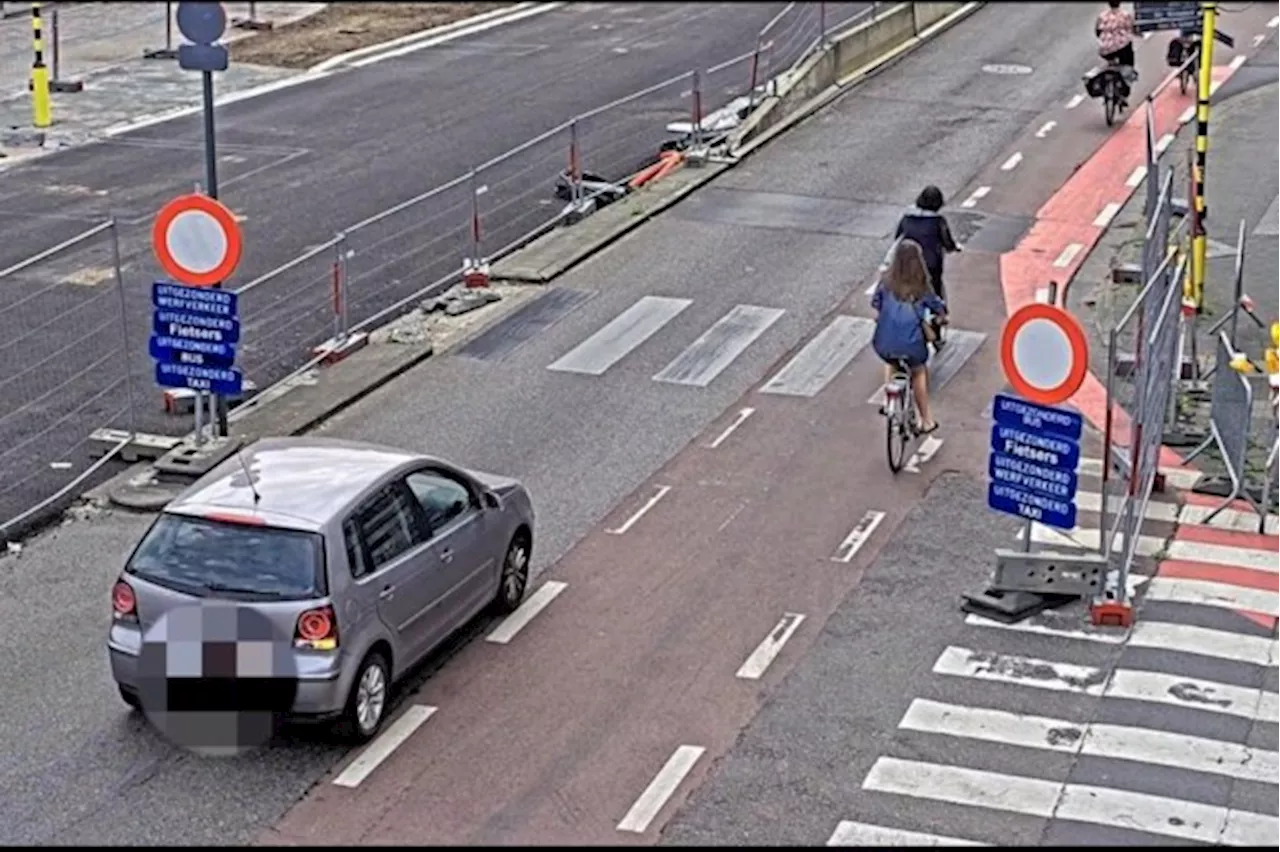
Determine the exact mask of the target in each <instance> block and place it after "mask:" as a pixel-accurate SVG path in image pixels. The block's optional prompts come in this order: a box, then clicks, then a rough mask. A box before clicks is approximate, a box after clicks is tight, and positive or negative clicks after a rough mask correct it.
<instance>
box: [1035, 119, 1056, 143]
mask: <svg viewBox="0 0 1280 852" xmlns="http://www.w3.org/2000/svg"><path fill="white" fill-rule="evenodd" d="M1057 126H1058V122H1056V121H1046V122H1045V123H1044V124H1043V125H1041V127H1040V129H1039V130H1037V131H1036V138H1037V139H1043V138H1045V137H1046V136H1048V135H1049V131H1050V130H1052V129H1053V128H1055V127H1057Z"/></svg>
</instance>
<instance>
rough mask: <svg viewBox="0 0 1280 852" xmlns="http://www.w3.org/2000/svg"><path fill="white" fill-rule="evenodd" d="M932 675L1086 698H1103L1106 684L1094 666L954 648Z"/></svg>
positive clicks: (941, 658)
mask: <svg viewBox="0 0 1280 852" xmlns="http://www.w3.org/2000/svg"><path fill="white" fill-rule="evenodd" d="M933 673H934V674H942V675H951V676H953V677H971V678H974V679H976V680H986V681H994V682H996V683H1013V684H1018V685H1020V686H1033V687H1036V688H1039V689H1052V690H1055V691H1057V692H1082V693H1084V694H1086V695H1101V694H1102V689H1103V684H1104V683H1105V680H1106V676H1105V674H1104V673H1103V672H1102V671H1101V670H1100V669H1097V668H1094V667H1093V666H1078V665H1075V664H1073V663H1056V662H1053V661H1051V660H1038V659H1034V658H1032V657H1019V656H1016V655H1014V654H998V653H995V652H994V651H974V650H972V649H970V648H958V647H956V646H955V645H949V646H947V647H946V648H945V649H943V651H942V653H941V654H940V655H939V656H938V659H937V661H936V662H935V663H934V664H933Z"/></svg>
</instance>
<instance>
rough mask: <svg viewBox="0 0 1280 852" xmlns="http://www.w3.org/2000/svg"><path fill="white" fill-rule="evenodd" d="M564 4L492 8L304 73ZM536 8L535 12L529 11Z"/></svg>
mask: <svg viewBox="0 0 1280 852" xmlns="http://www.w3.org/2000/svg"><path fill="white" fill-rule="evenodd" d="M563 5H564V3H563V2H551V3H537V2H524V3H516V4H515V5H514V6H504V7H503V8H501V9H494V10H493V11H491V12H481V13H480V14H478V15H472V16H471V17H469V18H463V19H462V20H459V21H454V22H453V23H451V24H441V25H440V26H438V27H432V28H431V29H427V30H420V31H419V32H416V33H409V34H408V35H403V36H400V37H398V38H393V39H390V40H388V41H384V42H380V43H379V44H371V45H368V46H367V47H358V48H356V49H355V50H349V51H347V52H346V53H340V54H338V55H337V56H331V57H329V58H328V59H324V60H321V61H320V62H317V63H316V64H315V65H312V66H311V67H310V68H308V69H307V70H306V71H304V72H303V73H304V74H320V73H324V72H326V71H332V70H333V69H335V68H338V67H340V66H343V65H346V64H347V63H349V62H355V61H357V60H360V59H365V58H367V57H370V56H376V55H377V54H379V53H383V52H385V51H389V50H395V49H397V48H401V47H407V46H409V45H416V44H417V43H418V42H420V41H428V40H430V39H433V38H439V37H441V36H447V35H453V34H455V33H457V32H458V31H459V30H465V29H467V28H468V27H474V26H476V25H478V24H492V25H493V26H501V25H502V24H505V23H507V22H508V19H511V21H512V22H514V21H518V20H522V19H524V18H527V17H531V16H532V15H534V14H542V13H543V12H550V11H551V10H552V9H556V8H559V7H560V6H563ZM534 9H536V10H537V11H536V12H534V11H531V10H534Z"/></svg>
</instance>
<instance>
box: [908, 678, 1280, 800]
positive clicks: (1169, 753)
mask: <svg viewBox="0 0 1280 852" xmlns="http://www.w3.org/2000/svg"><path fill="white" fill-rule="evenodd" d="M898 727H899V728H901V729H906V730H910V731H920V732H921V733H926V734H941V735H944V736H950V737H959V738H964V739H973V740H981V741H983V742H990V743H1002V744H1004V745H1013V746H1019V747H1022V748H1037V749H1044V750H1046V751H1056V752H1061V753H1063V754H1080V755H1085V756H1089V757H1102V758H1107V759H1110V760H1129V761H1133V762H1135V763H1146V764H1153V765H1156V766H1168V767H1171V768H1174V769H1186V770H1188V771H1191V772H1199V773H1204V774H1210V775H1224V776H1226V777H1229V778H1238V779H1241V780H1245V781H1258V782H1261V783H1264V784H1266V783H1272V784H1274V783H1275V779H1276V776H1277V775H1280V762H1278V761H1277V754H1276V752H1274V751H1267V750H1265V749H1254V748H1249V747H1247V746H1243V745H1239V744H1237V743H1232V742H1226V741H1224V740H1214V739H1206V738H1203V737H1192V736H1186V735H1183V734H1172V733H1165V732H1163V731H1158V730H1153V729H1150V728H1139V727H1130V726H1126V725H1107V724H1100V723H1095V724H1079V723H1076V722H1072V721H1069V720H1066V719H1051V718H1048V717H1044V716H1032V715H1024V714H1021V713H1010V712H1008V711H1006V710H991V709H987V708H984V707H969V706H964V705H958V704H946V703H943V702H940V701H929V700H926V699H923V698H917V699H915V700H914V701H912V702H911V706H910V707H908V708H907V712H906V715H904V716H903V717H902V721H901V722H899V723H898Z"/></svg>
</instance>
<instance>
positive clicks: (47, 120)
mask: <svg viewBox="0 0 1280 852" xmlns="http://www.w3.org/2000/svg"><path fill="white" fill-rule="evenodd" d="M41 5H43V4H41V3H32V4H31V46H32V48H34V50H35V59H34V60H33V61H32V62H31V123H32V124H34V125H35V126H36V127H48V126H49V125H50V124H52V123H53V106H52V104H51V103H50V101H49V68H48V66H46V65H45V64H44V30H43V29H42V28H41V24H40V7H41Z"/></svg>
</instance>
